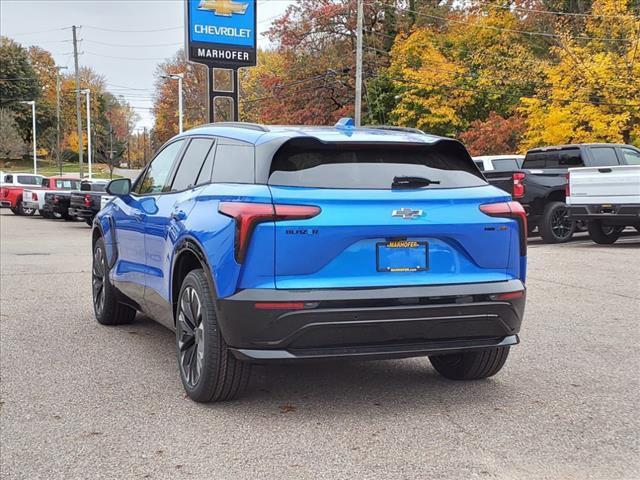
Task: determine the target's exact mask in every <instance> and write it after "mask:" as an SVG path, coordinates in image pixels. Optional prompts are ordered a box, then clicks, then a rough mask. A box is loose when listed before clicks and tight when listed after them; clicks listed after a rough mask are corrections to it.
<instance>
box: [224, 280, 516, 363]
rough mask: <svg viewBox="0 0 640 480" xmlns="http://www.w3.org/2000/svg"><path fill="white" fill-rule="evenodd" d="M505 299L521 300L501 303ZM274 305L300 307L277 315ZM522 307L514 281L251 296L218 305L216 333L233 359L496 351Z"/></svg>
mask: <svg viewBox="0 0 640 480" xmlns="http://www.w3.org/2000/svg"><path fill="white" fill-rule="evenodd" d="M510 292H522V294H521V295H514V296H512V295H508V296H505V297H500V294H501V293H510ZM256 302H258V303H262V302H276V308H272V307H273V305H272V306H271V307H270V308H269V309H260V308H256ZM277 302H288V303H287V305H290V302H298V303H303V307H302V308H300V307H299V308H296V309H291V308H290V307H288V306H286V305H285V306H284V307H283V308H282V309H279V308H277ZM524 305H525V292H524V285H523V284H522V282H520V281H519V280H512V281H506V282H492V283H485V284H466V285H443V286H426V287H425V286H422V287H397V288H368V289H351V290H349V289H343V290H342V289H329V290H306V291H302V290H273V289H264V290H260V289H255V290H244V291H241V292H239V293H237V294H236V295H233V296H232V297H228V298H226V299H221V300H219V301H218V302H217V307H218V322H219V325H220V329H221V332H222V334H223V336H224V338H225V340H226V342H227V344H228V345H229V346H230V347H232V348H234V349H235V351H236V352H237V355H239V356H245V357H246V358H252V355H253V356H257V357H260V358H262V357H265V356H267V357H268V356H270V355H275V356H276V357H277V358H279V359H286V358H306V357H310V358H325V357H326V358H330V357H341V356H354V355H355V356H359V355H364V354H367V355H369V354H371V355H373V356H374V357H387V356H389V355H392V356H398V355H399V356H412V355H413V353H411V352H414V351H415V352H418V353H417V354H422V353H424V352H437V351H439V350H440V349H441V348H444V349H447V348H482V347H485V346H486V347H489V346H495V344H496V342H497V341H498V339H504V338H511V337H514V336H515V335H517V333H518V332H519V331H520V325H521V322H522V316H523V313H524ZM482 339H484V340H482ZM451 342H453V343H451ZM479 342H480V343H479ZM483 342H485V343H486V342H488V343H487V344H486V345H484V343H483ZM243 352H244V353H243ZM252 352H253V353H252ZM260 352H263V353H260ZM269 352H271V353H269ZM350 352H351V353H350ZM420 352H422V353H420Z"/></svg>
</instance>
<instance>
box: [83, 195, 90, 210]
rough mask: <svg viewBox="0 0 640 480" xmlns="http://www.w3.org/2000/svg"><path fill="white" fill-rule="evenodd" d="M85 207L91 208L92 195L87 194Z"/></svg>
mask: <svg viewBox="0 0 640 480" xmlns="http://www.w3.org/2000/svg"><path fill="white" fill-rule="evenodd" d="M84 206H85V207H87V208H89V207H91V195H89V194H87V195H85V196H84Z"/></svg>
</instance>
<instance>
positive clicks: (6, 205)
mask: <svg viewBox="0 0 640 480" xmlns="http://www.w3.org/2000/svg"><path fill="white" fill-rule="evenodd" d="M0 208H13V203H11V201H10V200H0Z"/></svg>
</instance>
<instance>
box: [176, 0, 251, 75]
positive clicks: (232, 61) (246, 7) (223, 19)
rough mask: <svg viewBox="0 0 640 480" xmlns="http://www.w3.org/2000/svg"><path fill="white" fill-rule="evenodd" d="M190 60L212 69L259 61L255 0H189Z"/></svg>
mask: <svg viewBox="0 0 640 480" xmlns="http://www.w3.org/2000/svg"><path fill="white" fill-rule="evenodd" d="M185 18H186V42H187V45H186V50H187V55H188V58H189V60H190V61H192V62H196V63H203V64H205V65H208V66H209V67H213V68H232V69H237V68H240V67H251V66H254V65H255V64H256V1H255V0H245V1H241V0H186V12H185Z"/></svg>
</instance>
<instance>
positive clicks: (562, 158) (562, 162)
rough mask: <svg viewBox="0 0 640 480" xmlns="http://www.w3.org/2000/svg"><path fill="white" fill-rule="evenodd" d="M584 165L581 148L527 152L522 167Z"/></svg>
mask: <svg viewBox="0 0 640 480" xmlns="http://www.w3.org/2000/svg"><path fill="white" fill-rule="evenodd" d="M569 167H584V162H583V160H582V156H581V155H580V149H579V148H564V149H562V150H548V151H544V152H541V151H534V152H529V153H527V156H526V158H525V159H524V162H523V163H522V168H528V169H530V168H569Z"/></svg>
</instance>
